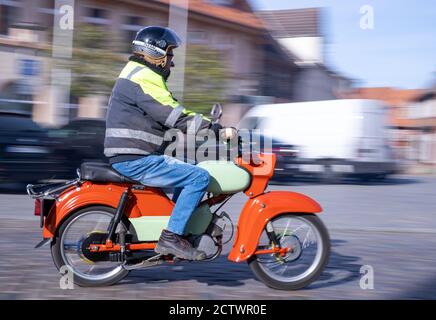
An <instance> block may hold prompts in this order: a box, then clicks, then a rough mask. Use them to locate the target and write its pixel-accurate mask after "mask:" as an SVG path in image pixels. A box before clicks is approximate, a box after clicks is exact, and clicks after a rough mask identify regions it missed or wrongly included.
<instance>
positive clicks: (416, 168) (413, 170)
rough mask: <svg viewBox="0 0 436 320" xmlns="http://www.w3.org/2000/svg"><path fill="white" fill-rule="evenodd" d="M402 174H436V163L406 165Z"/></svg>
mask: <svg viewBox="0 0 436 320" xmlns="http://www.w3.org/2000/svg"><path fill="white" fill-rule="evenodd" d="M404 174H407V175H426V176H436V165H431V164H412V165H408V166H407V167H406V168H405V170H404Z"/></svg>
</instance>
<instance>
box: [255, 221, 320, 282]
mask: <svg viewBox="0 0 436 320" xmlns="http://www.w3.org/2000/svg"><path fill="white" fill-rule="evenodd" d="M271 224H272V226H273V230H274V232H275V233H276V235H277V237H278V240H279V242H280V245H281V246H282V248H284V247H287V248H290V246H291V245H292V247H293V249H294V251H290V252H288V253H287V254H285V255H284V256H283V257H281V256H280V255H278V254H262V255H258V256H256V260H257V262H258V264H259V267H260V268H261V269H262V270H263V271H264V272H265V273H266V274H267V275H268V276H269V277H271V278H272V279H274V280H276V281H280V282H284V283H291V282H297V281H300V280H302V279H304V278H306V277H307V276H309V275H310V274H312V273H313V272H314V271H315V270H316V268H317V267H318V265H319V264H320V262H321V259H322V254H323V251H324V244H323V242H322V237H321V234H320V232H319V231H318V229H317V228H316V226H315V225H314V224H313V223H312V222H310V221H309V220H307V219H304V218H302V217H300V216H294V215H283V216H280V217H278V218H276V219H274V220H273V221H271ZM273 247H274V246H273V245H272V244H271V242H270V240H269V238H268V237H267V235H266V232H265V231H263V233H262V235H261V238H260V240H259V249H272V248H273Z"/></svg>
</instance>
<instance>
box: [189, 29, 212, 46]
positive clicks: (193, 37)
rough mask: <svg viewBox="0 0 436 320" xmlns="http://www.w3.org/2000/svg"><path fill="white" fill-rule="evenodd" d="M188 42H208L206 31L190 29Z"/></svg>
mask: <svg viewBox="0 0 436 320" xmlns="http://www.w3.org/2000/svg"><path fill="white" fill-rule="evenodd" d="M188 42H189V43H194V44H201V43H206V42H207V37H206V32H204V31H189V32H188Z"/></svg>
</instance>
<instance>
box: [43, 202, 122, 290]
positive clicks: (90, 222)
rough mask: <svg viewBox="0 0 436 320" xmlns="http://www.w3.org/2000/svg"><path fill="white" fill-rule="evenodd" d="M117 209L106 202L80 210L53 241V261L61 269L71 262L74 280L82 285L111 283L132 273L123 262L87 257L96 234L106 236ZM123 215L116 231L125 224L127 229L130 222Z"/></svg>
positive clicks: (67, 220) (62, 226) (66, 221)
mask: <svg viewBox="0 0 436 320" xmlns="http://www.w3.org/2000/svg"><path fill="white" fill-rule="evenodd" d="M114 214H115V209H113V208H110V207H106V206H92V207H88V208H85V209H82V210H79V211H77V212H76V213H74V214H72V215H71V216H70V217H69V218H68V219H66V220H65V221H64V222H63V223H62V225H61V226H60V228H59V230H58V232H57V234H56V236H55V238H54V239H53V242H52V245H51V253H52V257H53V261H54V263H55V265H56V267H57V268H58V269H60V268H61V267H63V266H67V267H68V269H69V270H72V272H73V277H74V278H73V281H74V283H76V284H78V285H79V286H82V287H96V286H108V285H112V284H115V283H117V282H118V281H120V280H121V279H123V278H124V277H126V276H127V275H128V273H129V271H127V270H126V269H124V268H123V266H122V262H116V261H110V259H107V257H104V256H103V257H100V259H95V261H91V260H89V259H87V257H86V253H85V252H84V248H85V247H86V241H87V239H89V237H90V236H91V235H92V236H93V237H95V238H98V237H99V236H101V237H102V238H104V239H105V237H104V236H105V234H106V232H107V229H108V226H109V223H110V221H111V219H112V217H113V215H114ZM123 220H125V219H122V220H121V222H120V224H119V225H118V227H117V230H116V231H115V232H116V233H119V232H120V230H121V228H123V229H124V231H126V230H127V226H126V224H127V222H126V221H123Z"/></svg>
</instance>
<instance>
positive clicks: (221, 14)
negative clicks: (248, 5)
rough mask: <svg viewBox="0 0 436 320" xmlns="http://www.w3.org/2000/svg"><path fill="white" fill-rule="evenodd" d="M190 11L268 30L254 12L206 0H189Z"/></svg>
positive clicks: (157, 0)
mask: <svg viewBox="0 0 436 320" xmlns="http://www.w3.org/2000/svg"><path fill="white" fill-rule="evenodd" d="M153 2H158V3H162V4H166V5H168V4H169V2H170V0H153ZM189 11H190V12H191V13H196V14H200V15H203V16H207V17H212V18H216V19H219V20H223V21H226V22H230V23H233V24H236V25H240V26H244V27H248V28H251V29H256V30H259V31H264V30H266V29H265V26H264V25H263V23H262V21H261V20H260V19H259V18H257V17H256V15H255V14H254V13H253V12H248V11H242V10H239V9H236V8H231V7H225V6H219V5H216V4H213V3H210V2H207V1H205V0H189Z"/></svg>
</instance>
